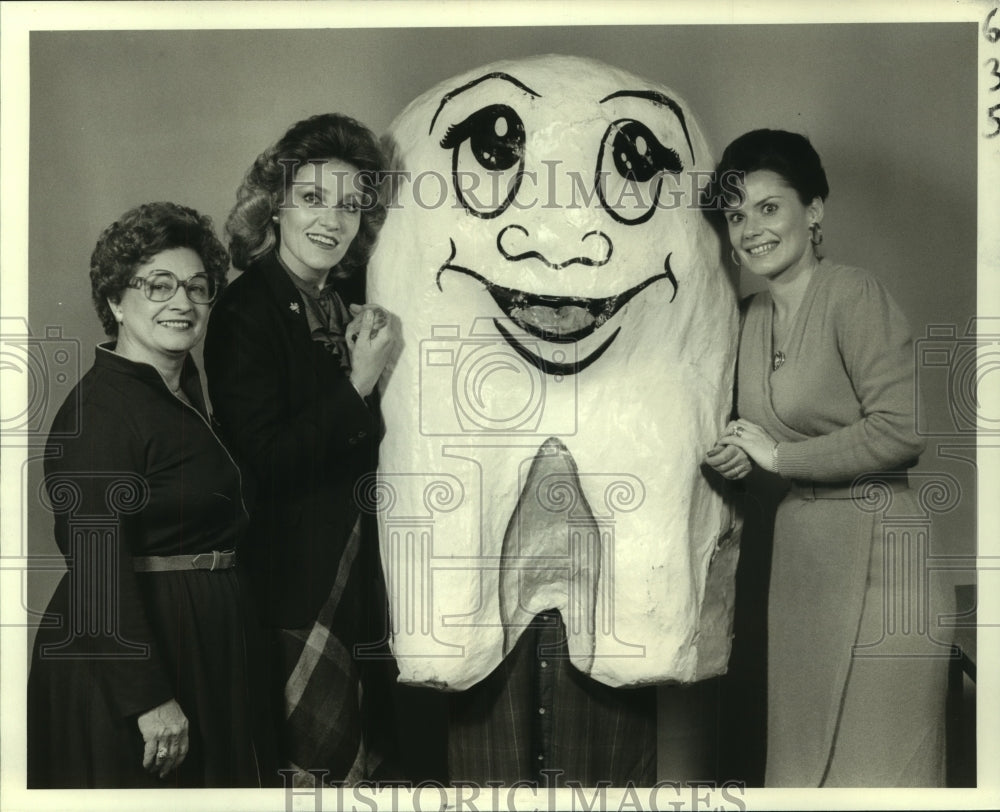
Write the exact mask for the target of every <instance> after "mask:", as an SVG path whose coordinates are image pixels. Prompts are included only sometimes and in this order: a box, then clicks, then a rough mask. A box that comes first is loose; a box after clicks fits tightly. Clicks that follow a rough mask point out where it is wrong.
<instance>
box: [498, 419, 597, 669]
mask: <svg viewBox="0 0 1000 812" xmlns="http://www.w3.org/2000/svg"><path fill="white" fill-rule="evenodd" d="M520 479H521V481H523V482H524V486H523V487H522V488H521V492H520V497H519V498H518V502H517V507H516V508H515V509H514V512H513V514H512V515H511V519H510V524H509V525H508V527H507V532H506V534H505V535H504V541H503V548H502V552H501V571H500V619H501V622H502V623H503V627H504V655H506V654H508V653H509V652H510V651H511V650H512V649H513V648H514V644H515V643H516V642H517V639H518V638H519V637H520V635H521V633H522V632H523V631H524V629H525V627H526V626H527V625H528V624H529V623H530V622H531V619H532V618H533V617H534V616H535V615H536V614H538V613H539V612H541V611H544V610H546V609H553V608H555V609H559V610H560V612H561V614H562V616H563V623H564V624H565V625H566V629H567V633H568V635H569V639H570V641H571V643H572V645H571V647H570V656H571V659H572V660H573V663H574V665H576V667H577V668H579V669H580V670H581V671H583V672H584V673H587V672H589V671H590V669H591V666H592V664H593V658H594V646H595V641H594V634H595V613H596V610H597V596H598V589H597V585H598V580H599V578H600V573H601V537H600V532H599V529H598V527H597V524H596V522H595V520H594V515H593V513H591V511H590V507H589V505H588V504H587V500H586V497H585V496H584V495H583V491H582V488H581V485H580V478H579V475H578V474H577V471H576V466H575V464H574V462H573V458H572V455H571V454H570V453H569V451H568V450H567V449H566V446H565V445H563V443H562V442H561V441H559V440H557V439H556V438H554V437H550V438H549V439H548V440H546V441H545V443H544V444H543V445H542V446H541V448H539V450H538V454H537V456H536V457H535V458H534V459H533V460H531V461H530V467H529V468H528V471H527V475H526V476H522V477H521V478H520Z"/></svg>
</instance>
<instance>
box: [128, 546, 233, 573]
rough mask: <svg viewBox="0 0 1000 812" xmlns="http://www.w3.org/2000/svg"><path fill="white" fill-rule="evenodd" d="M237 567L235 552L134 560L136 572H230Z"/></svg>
mask: <svg viewBox="0 0 1000 812" xmlns="http://www.w3.org/2000/svg"><path fill="white" fill-rule="evenodd" d="M235 566H236V551H235V550H212V552H210V553H198V554H197V555H149V556H140V557H138V558H133V559H132V567H133V569H135V571H136V572H171V571H175V570H228V569H232V568H233V567H235Z"/></svg>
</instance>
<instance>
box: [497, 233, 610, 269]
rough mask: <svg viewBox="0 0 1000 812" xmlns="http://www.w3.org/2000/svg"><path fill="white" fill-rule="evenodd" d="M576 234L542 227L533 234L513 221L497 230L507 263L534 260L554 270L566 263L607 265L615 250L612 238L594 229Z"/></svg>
mask: <svg viewBox="0 0 1000 812" xmlns="http://www.w3.org/2000/svg"><path fill="white" fill-rule="evenodd" d="M577 234H578V232H576V233H573V234H562V233H551V232H547V231H546V230H545V229H543V228H536V229H535V234H533V233H532V232H530V231H529V230H528V229H527V228H525V227H524V226H522V225H520V224H518V223H512V224H511V225H509V226H507V227H506V228H505V229H504V230H503V231H501V232H500V235H499V236H498V237H497V248H498V249H499V251H500V253H501V254H502V255H503V257H504V259H506V260H508V261H509V262H519V261H521V260H526V259H537V260H540V261H541V262H544V263H545V264H546V265H548V266H549V267H550V268H554V269H559V268H565V267H566V266H568V265H583V266H587V267H591V268H599V267H601V266H602V265H606V264H607V263H608V261H609V260H610V259H611V255H612V253H613V252H614V246H613V245H612V243H611V238H610V237H608V236H607V235H606V234H605V233H604V232H603V231H599V230H597V229H593V230H590V231H587V232H585V233H583V234H582V235H579V236H577Z"/></svg>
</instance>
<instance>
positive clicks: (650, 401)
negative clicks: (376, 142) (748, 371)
mask: <svg viewBox="0 0 1000 812" xmlns="http://www.w3.org/2000/svg"><path fill="white" fill-rule="evenodd" d="M389 136H390V140H391V143H392V147H393V155H394V164H393V166H394V170H395V171H396V174H394V175H393V176H392V178H391V185H392V192H393V198H392V202H391V204H390V211H389V216H388V219H387V221H386V224H385V226H384V228H383V230H382V233H381V236H380V240H379V244H378V247H377V249H376V252H375V255H374V257H373V259H372V262H371V265H370V272H369V274H370V275H369V299H370V300H371V301H374V302H377V303H379V304H380V305H383V306H385V307H386V308H387V309H388V310H390V311H392V312H393V313H395V314H397V315H398V317H399V319H400V322H401V327H402V336H403V346H402V349H401V351H400V353H399V355H398V357H397V358H396V359H395V362H394V365H393V367H392V369H391V373H390V374H389V375H388V376H387V377H386V378H385V379H384V381H383V391H382V410H383V415H384V419H385V426H386V433H385V438H384V440H383V443H382V446H381V452H380V468H379V478H378V481H377V482H375V483H370V484H371V487H370V490H369V492H368V493H367V494H366V498H367V499H368V501H369V503H370V506H371V509H373V510H376V511H377V513H378V517H379V524H380V532H381V547H382V559H383V564H384V566H385V569H386V576H387V583H388V588H389V597H390V609H391V614H392V648H393V651H394V653H395V655H396V658H397V661H398V664H399V668H400V679H401V680H403V681H405V682H410V683H417V684H424V685H433V686H437V687H440V688H444V689H449V690H462V689H465V688H468V687H469V686H471V685H473V684H475V683H477V682H478V681H480V680H481V679H483V678H484V677H485V676H487V675H488V674H489V673H490V672H491V671H492V670H493V669H494V668H495V667H496V666H497V665H498V664H499V663H500V662H501V661H502V660H503V658H504V657H505V655H506V654H507V653H508V652H509V651H510V650H511V649H512V647H513V646H514V644H515V643H516V641H517V639H518V637H519V636H520V634H521V633H522V631H523V630H524V628H525V627H526V625H527V624H528V623H529V622H530V621H531V618H532V617H533V616H535V615H536V613H538V612H540V611H543V610H546V609H549V608H553V607H554V608H556V609H558V610H559V612H560V614H561V615H562V619H563V622H564V624H565V626H566V629H567V634H568V640H569V652H570V657H571V660H572V663H573V665H575V666H576V667H577V668H578V669H580V670H581V671H582V672H584V673H586V674H588V675H589V676H590V677H592V678H593V679H595V680H598V681H600V682H602V683H605V684H607V685H610V686H627V685H640V684H645V683H657V682H667V681H679V682H689V681H693V680H698V679H702V678H705V677H708V676H712V675H715V674H719V673H721V672H722V671H724V670H725V663H726V659H727V657H728V651H729V640H730V632H731V620H732V618H731V615H732V597H733V595H732V593H733V576H734V571H735V566H736V557H737V536H738V532H737V529H736V525H737V523H736V521H735V519H734V517H733V514H732V511H731V510H730V509H729V507H728V505H727V504H726V502H725V501H724V499H723V497H722V496H721V495H720V493H719V492H718V491H717V490H716V489H714V488H713V487H712V485H711V484H710V482H709V481H708V479H707V478H706V475H705V472H704V470H703V468H702V466H701V459H702V457H703V455H704V453H705V452H706V451H707V449H708V448H710V447H711V446H712V444H713V442H714V440H715V438H716V437H717V436H718V435H719V434H720V431H721V429H722V428H723V426H724V425H725V422H726V419H727V417H728V414H729V411H730V408H731V403H732V375H733V365H734V357H735V348H736V321H737V318H736V307H735V299H734V295H733V292H732V289H731V285H730V282H729V280H728V279H727V277H726V274H725V271H724V270H723V267H722V265H721V263H720V250H719V244H718V240H717V238H716V235H715V234H714V232H713V231H712V230H711V228H710V226H709V224H708V222H707V220H706V218H705V216H704V213H703V211H702V210H701V209H700V207H699V202H700V195H699V188H701V187H703V186H704V185H705V184H704V182H705V180H706V179H707V173H708V172H710V171H711V169H712V164H713V161H712V155H711V154H710V152H709V149H708V147H707V146H706V143H705V140H704V138H703V136H702V134H701V131H700V129H699V126H698V124H697V122H696V120H695V119H694V117H693V115H692V114H691V111H690V109H689V108H688V106H687V105H686V104H685V102H684V101H683V100H681V98H680V97H679V96H678V95H677V94H676V93H675V92H673V91H672V90H670V89H669V88H667V87H664V86H662V85H660V84H657V83H654V82H650V81H648V80H646V79H642V78H640V77H638V76H634V75H632V74H629V73H626V72H624V71H621V70H618V69H616V68H613V67H610V66H608V65H604V64H600V63H598V62H595V61H591V60H586V59H581V58H576V57H568V56H542V57H536V58H530V59H522V60H516V61H508V62H501V63H496V64H492V65H487V66H485V67H481V68H477V69H475V70H472V71H470V72H468V73H467V74H464V75H461V76H458V77H455V78H453V79H449V80H447V81H444V82H442V83H441V84H439V85H437V86H436V87H434V88H432V89H431V90H429V91H427V92H426V93H424V94H423V95H422V96H420V97H419V98H418V99H416V100H415V101H414V102H412V103H411V104H410V105H409V106H408V107H407V108H406V109H405V110H404V111H403V113H402V114H401V115H400V116H399V117H398V118H397V119H396V121H395V122H394V123H393V124H392V126H391V129H390V133H389Z"/></svg>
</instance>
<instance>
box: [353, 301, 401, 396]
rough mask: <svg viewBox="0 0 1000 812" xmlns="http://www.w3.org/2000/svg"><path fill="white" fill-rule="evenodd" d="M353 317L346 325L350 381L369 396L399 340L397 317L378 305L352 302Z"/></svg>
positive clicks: (359, 392) (363, 394)
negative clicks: (349, 357) (354, 303)
mask: <svg viewBox="0 0 1000 812" xmlns="http://www.w3.org/2000/svg"><path fill="white" fill-rule="evenodd" d="M351 312H352V313H353V314H354V318H353V319H352V320H351V323H350V324H348V325H347V330H346V335H347V339H348V340H347V347H348V351H349V352H350V354H351V383H352V384H354V388H355V389H357V390H358V394H359V395H361V397H368V395H370V394H371V393H372V390H373V389H374V388H375V385H376V384H377V383H378V379H379V378H380V377H381V375H382V372H383V370H384V369H385V367H386V364H388V363H389V360H390V358H392V355H393V352H394V350H395V349H396V346H397V344H398V343H399V329H398V326H397V320H396V319H395V318H394V317H393V316H392V314H391V313H389V312H388V311H387V310H384V309H383V308H381V307H378V306H377V305H367V304H366V305H351Z"/></svg>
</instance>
